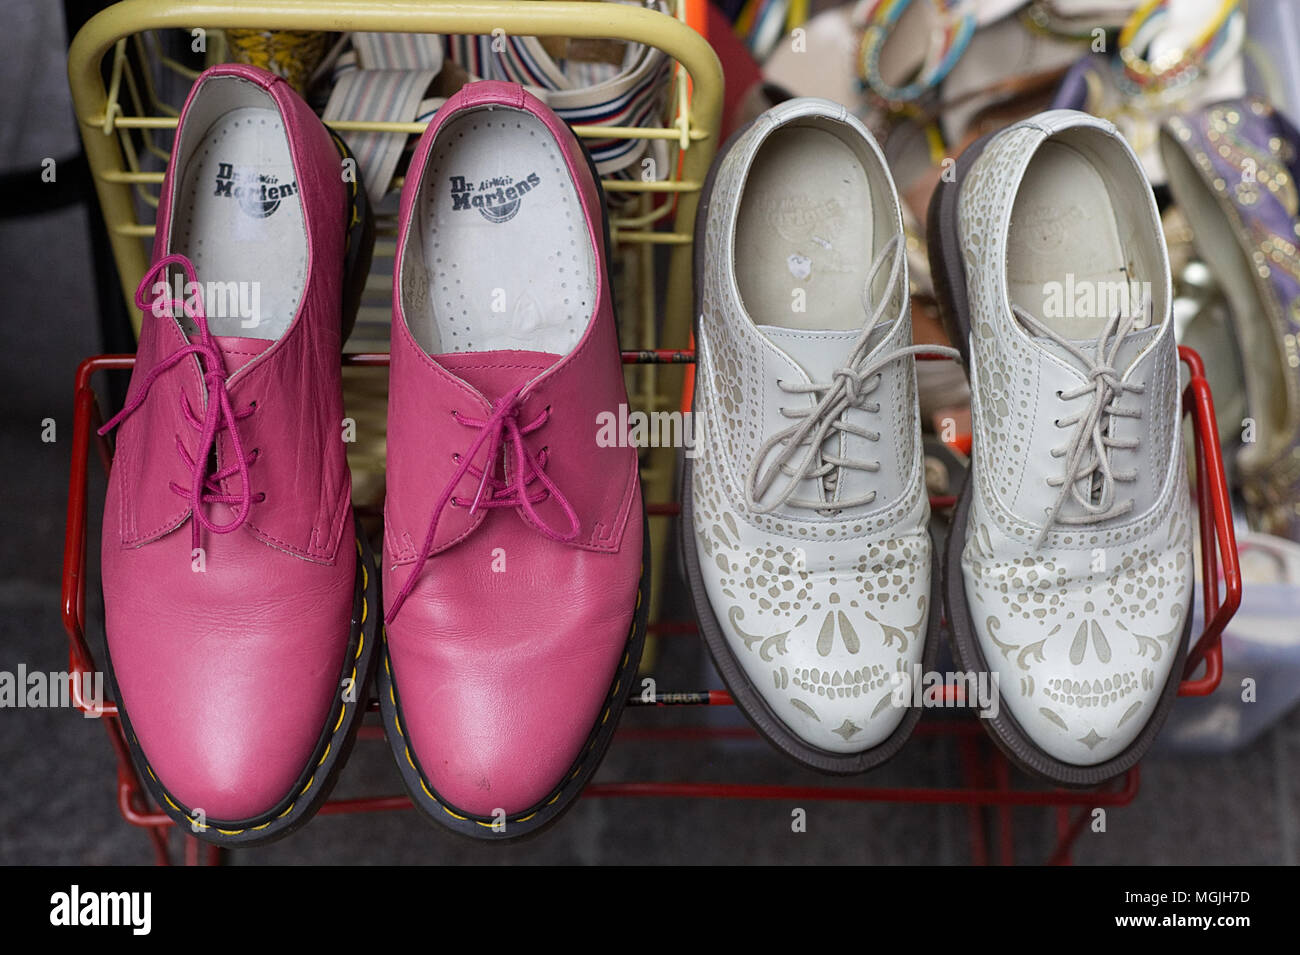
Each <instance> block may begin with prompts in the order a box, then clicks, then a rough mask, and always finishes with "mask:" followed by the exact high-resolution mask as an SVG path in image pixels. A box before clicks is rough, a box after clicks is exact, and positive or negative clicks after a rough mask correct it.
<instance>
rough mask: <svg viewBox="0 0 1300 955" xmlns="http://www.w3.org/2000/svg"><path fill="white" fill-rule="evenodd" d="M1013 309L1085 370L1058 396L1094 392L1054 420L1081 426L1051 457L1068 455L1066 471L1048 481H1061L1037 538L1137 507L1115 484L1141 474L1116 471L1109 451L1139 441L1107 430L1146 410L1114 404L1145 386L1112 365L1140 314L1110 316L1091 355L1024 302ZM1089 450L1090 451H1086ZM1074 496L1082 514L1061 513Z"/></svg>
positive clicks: (1133, 445) (1053, 484)
mask: <svg viewBox="0 0 1300 955" xmlns="http://www.w3.org/2000/svg"><path fill="white" fill-rule="evenodd" d="M1011 310H1012V311H1013V312H1014V313H1015V315H1016V317H1017V318H1018V319H1020V321H1021V322H1022V323H1024V325H1025V326H1026V327H1027V328H1028V329H1029V330H1030V331H1031V332H1033V333H1034V334H1035V335H1041V336H1043V337H1044V338H1049V339H1051V340H1052V341H1054V342H1056V343H1057V344H1058V345H1060V346H1061V347H1062V348H1064V349H1065V350H1066V351H1067V352H1069V353H1070V354H1071V355H1073V356H1074V357H1075V358H1076V359H1077V360H1078V361H1079V363H1080V365H1082V367H1083V369H1084V370H1085V371H1086V372H1087V374H1088V381H1086V382H1085V383H1084V384H1082V385H1080V386H1079V387H1078V388H1074V389H1071V390H1069V391H1064V390H1062V391H1058V392H1057V397H1059V398H1063V399H1065V400H1066V401H1072V400H1073V399H1075V398H1081V397H1083V396H1084V395H1086V394H1088V393H1089V392H1091V393H1092V400H1091V401H1090V402H1089V403H1088V407H1087V408H1086V409H1085V410H1084V411H1083V412H1082V413H1081V414H1077V415H1075V416H1074V417H1071V418H1058V419H1056V421H1055V422H1054V423H1055V425H1056V426H1057V427H1058V428H1068V427H1070V426H1071V425H1075V424H1077V425H1078V428H1077V430H1076V431H1075V432H1074V437H1073V438H1072V439H1071V440H1070V443H1069V444H1068V445H1066V446H1064V447H1057V448H1053V449H1052V457H1054V458H1061V457H1063V458H1065V472H1064V474H1063V475H1062V476H1061V477H1057V478H1048V479H1047V483H1048V485H1049V486H1051V487H1059V488H1060V489H1061V490H1060V493H1059V494H1058V495H1057V497H1056V503H1054V504H1053V505H1052V507H1051V509H1050V510H1049V511H1048V512H1047V523H1045V524H1044V525H1043V529H1042V530H1041V531H1040V532H1039V534H1038V541H1037V544H1038V546H1042V543H1043V541H1044V540H1046V538H1047V534H1048V532H1049V531H1050V530H1051V529H1052V527H1053V525H1056V524H1062V525H1070V526H1078V525H1083V524H1093V523H1096V522H1098V521H1104V520H1109V519H1110V518H1113V517H1122V516H1123V515H1125V514H1127V513H1128V512H1129V511H1131V510H1133V499H1132V498H1129V499H1128V500H1126V501H1119V500H1116V493H1117V491H1116V484H1117V483H1128V482H1132V481H1135V480H1137V469H1136V468H1134V469H1132V470H1128V471H1116V470H1115V469H1114V468H1113V467H1111V463H1110V452H1111V451H1112V450H1113V449H1115V448H1121V449H1124V450H1130V451H1131V450H1134V449H1136V448H1137V446H1138V439H1137V438H1136V437H1134V438H1122V439H1121V438H1115V437H1112V436H1111V435H1109V434H1107V431H1109V429H1110V419H1111V418H1140V417H1141V416H1142V412H1141V409H1139V408H1121V407H1119V406H1118V405H1116V404H1115V401H1116V399H1118V398H1120V397H1121V396H1122V395H1123V394H1124V393H1125V392H1132V393H1133V394H1139V395H1140V394H1142V392H1143V391H1144V390H1145V388H1144V386H1143V385H1135V384H1133V383H1131V382H1127V381H1124V380H1123V379H1122V378H1121V377H1120V373H1119V372H1117V371H1116V370H1115V368H1114V367H1113V365H1114V361H1115V356H1116V355H1117V354H1118V353H1119V348H1120V345H1121V344H1122V343H1123V341H1124V336H1125V335H1127V334H1128V333H1129V332H1130V331H1132V330H1133V325H1134V322H1135V321H1136V319H1137V316H1136V315H1135V314H1131V313H1130V314H1128V315H1122V314H1117V315H1116V316H1115V317H1114V318H1112V319H1111V320H1110V321H1109V322H1107V323H1106V327H1105V328H1104V329H1102V332H1101V335H1099V336H1098V337H1097V348H1096V355H1097V357H1096V358H1092V357H1090V356H1089V355H1088V354H1087V353H1086V352H1084V351H1083V350H1082V349H1080V348H1079V347H1078V346H1077V345H1075V344H1074V343H1072V342H1070V341H1067V340H1066V339H1064V338H1062V337H1061V335H1059V334H1058V333H1057V332H1055V331H1054V330H1052V329H1051V328H1048V327H1047V326H1046V325H1044V324H1043V323H1042V322H1040V321H1039V320H1038V319H1036V318H1034V317H1033V316H1032V315H1030V314H1029V313H1028V312H1026V311H1025V310H1024V309H1023V308H1021V307H1020V306H1018V305H1013V306H1012V307H1011ZM1089 450H1090V451H1091V452H1092V453H1091V454H1090V455H1089V456H1087V457H1085V454H1086V453H1087V452H1088V451H1089ZM1098 475H1100V481H1098V478H1097V476H1098ZM1085 482H1086V485H1085ZM1081 485H1084V486H1085V487H1086V493H1084V492H1083V491H1081V489H1080V488H1081ZM1098 485H1099V486H1098ZM1071 497H1072V498H1073V499H1074V501H1075V503H1076V504H1078V505H1079V507H1080V508H1081V509H1082V510H1083V513H1082V514H1064V513H1062V508H1063V507H1064V505H1065V502H1066V501H1067V500H1068V499H1070V498H1071ZM1094 498H1095V500H1094Z"/></svg>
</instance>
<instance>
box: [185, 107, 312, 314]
mask: <svg viewBox="0 0 1300 955" xmlns="http://www.w3.org/2000/svg"><path fill="white" fill-rule="evenodd" d="M171 248H172V251H174V252H180V253H182V254H184V255H186V256H188V257H189V259H190V261H191V262H193V263H194V271H195V274H196V275H197V277H198V281H199V283H200V284H201V285H202V286H203V288H204V292H205V305H206V313H207V321H208V327H209V328H210V329H211V331H212V334H214V335H219V336H240V337H243V338H261V339H268V340H275V339H278V338H279V337H280V336H281V335H283V334H284V332H285V331H286V330H287V329H288V327H289V326H290V325H291V324H292V323H293V318H294V315H296V314H297V312H298V305H299V303H300V302H301V301H302V295H303V289H304V287H305V285H306V280H307V237H306V225H305V220H304V218H303V214H302V204H301V201H300V198H299V195H298V183H297V181H296V178H295V173H294V168H293V159H292V157H291V155H290V152H289V141H288V139H287V138H286V136H285V132H284V123H283V121H282V120H281V118H280V114H279V113H278V112H277V111H276V110H274V109H270V108H263V107H257V106H245V107H240V108H238V109H232V110H230V112H228V113H225V114H224V115H222V116H221V117H220V118H219V119H218V120H217V121H216V122H215V123H213V124H212V126H211V127H209V128H208V130H207V131H206V132H205V133H204V135H203V138H202V139H201V140H200V141H199V142H197V143H196V144H195V145H194V148H193V150H192V151H191V153H190V155H189V157H188V159H187V161H186V164H185V171H184V175H183V176H182V180H181V185H180V191H179V195H178V201H177V203H176V205H175V207H174V209H173V219H172V234H171ZM187 294H188V293H187ZM182 324H183V325H184V326H185V330H186V332H187V334H193V333H194V331H195V329H194V327H193V323H192V322H190V321H189V320H188V319H186V320H183V322H182Z"/></svg>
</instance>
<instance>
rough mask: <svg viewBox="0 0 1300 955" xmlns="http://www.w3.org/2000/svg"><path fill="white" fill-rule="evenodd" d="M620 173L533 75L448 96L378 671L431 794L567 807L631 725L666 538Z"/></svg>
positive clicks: (403, 407) (414, 175) (413, 345)
mask: <svg viewBox="0 0 1300 955" xmlns="http://www.w3.org/2000/svg"><path fill="white" fill-rule="evenodd" d="M602 198H603V197H602V191H601V188H600V185H599V180H598V179H597V178H596V176H595V172H594V169H593V168H592V166H591V165H590V160H589V159H588V158H587V156H586V154H585V152H584V150H583V148H582V147H581V146H580V145H579V144H578V141H577V140H576V139H575V138H574V136H573V134H572V133H571V132H570V131H569V129H568V127H566V126H565V125H564V123H563V121H561V120H560V119H559V118H558V117H557V116H556V115H555V114H554V113H552V112H551V111H550V110H549V109H547V108H546V106H544V105H543V104H542V103H541V102H540V101H539V100H538V99H536V98H535V97H533V96H532V95H530V94H528V93H526V92H524V90H523V88H522V87H520V86H515V85H512V84H507V83H496V82H482V83H474V84H471V85H469V86H466V87H464V88H463V89H462V90H461V91H460V92H459V93H457V94H456V95H455V96H453V97H452V98H451V99H450V100H448V101H447V103H446V105H444V106H443V107H442V108H441V109H440V110H439V111H438V113H437V115H436V116H435V117H434V120H433V122H432V123H431V124H430V125H429V128H428V129H427V130H426V131H425V133H424V135H423V137H422V138H421V139H420V143H419V146H418V148H417V150H416V153H415V156H414V159H413V160H412V162H411V167H410V172H409V173H408V175H407V179H406V186H405V188H404V189H403V192H402V206H401V219H400V224H399V228H398V239H397V259H396V269H395V276H394V288H393V301H394V303H395V305H394V315H393V344H392V367H391V370H390V379H389V404H388V497H387V501H386V504H385V530H384V567H383V573H384V594H385V598H384V599H385V606H386V609H387V613H386V617H385V619H386V622H387V634H386V640H385V654H384V665H383V666H382V667H380V672H379V676H378V680H379V683H378V686H379V695H380V705H381V707H382V710H383V716H384V725H385V729H386V731H387V734H388V739H389V741H390V743H391V744H392V747H393V752H394V754H395V755H396V757H397V762H398V765H399V766H400V768H401V771H402V774H403V778H404V780H405V782H406V786H407V788H408V789H409V790H410V792H411V796H412V798H413V799H414V800H415V802H416V805H418V806H420V808H422V809H423V810H424V811H425V812H426V813H427V814H428V815H429V816H430V817H431V818H433V819H434V820H436V821H437V822H439V823H441V824H442V825H445V826H447V827H448V828H450V829H452V830H454V831H456V832H460V833H462V834H465V835H469V836H475V837H479V838H484V839H508V838H512V837H515V836H522V835H526V834H529V833H532V832H535V831H537V830H538V829H539V828H541V827H542V826H545V825H547V824H548V823H550V822H553V821H554V820H555V819H556V818H557V817H558V816H559V815H560V814H561V813H562V812H563V811H564V809H565V808H566V807H567V806H568V805H569V804H570V803H571V802H572V801H573V799H574V798H575V797H576V796H577V795H578V793H579V792H580V791H581V790H582V787H583V786H584V784H585V783H586V782H587V780H588V779H589V778H590V776H591V774H592V773H593V772H594V771H595V769H596V765H597V764H598V763H599V761H600V758H601V756H602V755H603V754H604V752H605V749H606V748H607V747H608V745H609V741H610V738H611V737H612V735H613V732H614V726H615V724H616V723H617V722H618V717H619V714H620V712H621V710H622V708H623V704H624V701H625V700H626V698H627V695H628V692H629V690H631V689H632V684H633V682H634V681H633V677H634V676H635V674H636V668H637V664H638V662H639V660H640V656H641V647H642V643H643V642H644V636H645V608H644V603H643V594H644V593H645V587H646V577H645V574H646V572H647V570H648V566H649V561H648V559H647V556H646V554H645V553H644V549H643V548H644V545H645V541H646V535H645V533H644V526H643V524H644V514H643V510H642V506H641V485H640V477H639V474H638V472H637V455H636V451H635V449H633V448H630V447H628V446H627V442H626V441H620V440H619V439H618V437H619V436H617V435H614V434H613V433H612V432H613V426H612V425H610V426H609V427H607V428H606V429H605V430H604V431H603V432H602V431H601V428H600V425H601V422H602V421H607V419H606V418H602V417H601V415H602V413H604V412H609V413H612V415H613V417H614V419H615V420H618V414H617V412H618V406H619V404H620V403H625V402H626V401H627V392H626V390H625V387H624V384H623V370H622V365H621V362H620V359H619V352H618V335H617V330H616V326H615V321H614V310H613V302H612V295H611V288H610V283H609V278H608V272H607V261H608V256H609V252H608V242H609V238H608V223H607V222H606V220H605V213H604V204H603V201H602Z"/></svg>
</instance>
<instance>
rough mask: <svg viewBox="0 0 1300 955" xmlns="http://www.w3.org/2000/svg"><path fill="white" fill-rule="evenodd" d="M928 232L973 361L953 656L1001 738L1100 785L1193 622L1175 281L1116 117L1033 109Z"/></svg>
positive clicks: (949, 306)
mask: <svg viewBox="0 0 1300 955" xmlns="http://www.w3.org/2000/svg"><path fill="white" fill-rule="evenodd" d="M928 228H929V231H930V235H929V246H930V257H931V265H932V269H933V273H934V279H935V286H936V292H937V294H938V297H939V299H940V305H941V308H942V311H943V313H944V317H945V320H946V321H947V322H948V323H949V325H950V330H951V331H952V334H953V339H954V341H959V342H960V343H961V347H962V350H963V352H964V353H967V354H965V355H964V357H966V359H967V362H966V363H967V368H968V370H969V373H970V379H971V392H972V407H971V412H972V429H973V439H974V440H973V458H972V462H971V478H970V480H968V482H967V486H966V488H965V490H964V491H963V492H962V494H961V497H960V500H959V503H958V506H957V512H956V515H955V517H954V522H953V532H952V536H951V538H950V540H949V547H948V554H947V557H946V560H945V570H946V584H945V599H946V603H947V611H948V618H949V620H950V622H951V625H952V629H953V638H954V646H955V649H956V651H957V656H958V658H959V660H960V662H961V664H962V665H963V666H964V667H965V668H967V669H968V670H976V671H990V672H991V673H992V674H993V675H995V676H996V677H997V678H998V685H999V689H1000V700H1001V707H1000V710H999V714H998V716H997V717H995V718H993V719H991V720H989V721H988V726H989V729H990V731H991V732H992V734H993V736H994V738H995V739H996V740H997V741H998V742H999V743H1000V744H1001V746H1002V747H1003V748H1004V749H1005V750H1006V751H1007V752H1008V753H1009V754H1010V755H1011V756H1012V757H1013V758H1015V759H1016V760H1017V761H1018V762H1019V763H1020V764H1021V765H1022V766H1024V767H1025V768H1027V769H1029V770H1032V771H1034V772H1037V773H1039V774H1041V775H1043V776H1046V777H1047V778H1049V779H1051V780H1053V781H1054V782H1057V783H1060V784H1064V785H1079V786H1082V785H1093V784H1096V783H1099V782H1101V781H1103V780H1105V779H1108V778H1110V777H1112V776H1114V775H1116V774H1118V773H1121V772H1123V771H1125V770H1127V769H1128V768H1129V767H1131V766H1132V765H1133V764H1134V763H1136V762H1137V760H1138V759H1139V758H1141V756H1142V755H1143V753H1145V752H1146V750H1147V748H1148V747H1149V746H1150V744H1151V741H1152V740H1153V739H1154V737H1155V735H1156V733H1157V731H1158V730H1159V727H1160V725H1161V723H1162V722H1163V720H1164V717H1165V715H1166V713H1167V710H1168V707H1169V706H1170V704H1171V703H1172V700H1173V697H1174V695H1175V694H1176V690H1177V686H1178V682H1179V680H1180V678H1181V675H1182V666H1183V660H1184V655H1185V653H1186V649H1187V636H1188V630H1189V627H1190V623H1191V614H1190V612H1189V611H1190V606H1191V599H1192V544H1191V533H1190V531H1191V505H1190V498H1189V495H1188V486H1187V474H1186V471H1185V470H1184V465H1183V456H1182V451H1181V429H1180V415H1179V382H1178V359H1177V350H1176V346H1175V342H1174V335H1173V326H1172V322H1171V312H1170V298H1171V296H1170V278H1169V264H1168V259H1167V256H1166V251H1165V243H1164V237H1163V234H1162V232H1161V229H1160V220H1159V217H1158V213H1157V211H1156V205H1155V200H1154V197H1153V196H1152V194H1151V188H1150V186H1149V184H1148V182H1147V180H1146V177H1145V175H1144V174H1143V172H1142V167H1141V166H1140V165H1139V162H1138V159H1137V157H1136V156H1135V155H1134V153H1133V150H1132V149H1131V148H1130V147H1129V145H1128V144H1127V143H1126V142H1125V141H1124V139H1123V138H1122V137H1121V136H1120V135H1119V134H1118V133H1117V132H1116V131H1115V129H1114V127H1113V126H1111V125H1110V124H1109V123H1107V122H1105V121H1104V120H1099V119H1095V118H1093V117H1091V116H1088V115H1086V114H1083V113H1076V112H1073V111H1069V110H1055V111H1052V112H1047V113H1042V114H1040V115H1038V116H1036V117H1034V118H1033V119H1030V120H1026V121H1024V122H1021V123H1017V124H1016V125H1014V126H1012V127H1010V128H1009V129H1006V130H1004V131H1002V132H1000V133H997V134H996V135H994V136H992V137H989V138H986V139H985V140H981V141H978V142H976V143H975V144H973V145H972V146H971V147H970V148H969V149H968V150H967V151H966V152H965V153H964V154H963V155H962V157H961V159H960V160H959V162H958V165H957V175H956V181H955V182H952V183H948V184H941V185H940V188H939V189H938V191H937V192H936V193H935V196H934V199H933V200H932V203H931V207H930V215H929V223H928Z"/></svg>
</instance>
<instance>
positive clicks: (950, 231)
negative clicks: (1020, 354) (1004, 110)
mask: <svg viewBox="0 0 1300 955" xmlns="http://www.w3.org/2000/svg"><path fill="white" fill-rule="evenodd" d="M994 135H995V134H994V133H988V134H986V135H984V136H981V137H980V138H979V139H977V140H975V141H974V142H973V143H971V144H970V145H969V146H967V147H966V148H965V149H964V150H963V151H962V154H961V155H960V156H959V157H957V164H956V166H955V167H954V169H953V172H954V176H953V178H952V180H950V181H949V180H943V179H941V180H940V181H939V184H938V185H937V186H935V189H934V193H933V194H932V195H931V196H930V206H929V209H928V210H927V211H926V216H925V238H926V247H927V248H928V249H929V250H930V277H931V281H932V282H933V283H934V297H935V299H936V300H937V301H938V303H939V318H940V320H941V321H942V322H943V328H944V331H945V332H947V333H948V338H949V339H950V340H951V341H952V344H953V347H955V348H956V349H957V350H958V351H960V352H961V360H962V364H963V365H965V367H966V368H967V369H969V368H970V305H969V301H968V299H967V297H966V266H965V263H964V262H963V261H962V256H961V230H960V228H959V226H958V221H957V211H958V210H957V207H958V201H959V199H960V196H961V184H962V181H963V180H964V179H965V178H966V175H967V174H968V173H969V172H970V167H971V166H973V165H975V160H977V159H979V157H980V154H981V153H983V152H984V147H985V146H987V145H988V143H989V140H991V139H992V138H993V136H994Z"/></svg>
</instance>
